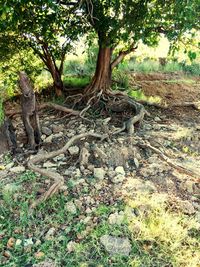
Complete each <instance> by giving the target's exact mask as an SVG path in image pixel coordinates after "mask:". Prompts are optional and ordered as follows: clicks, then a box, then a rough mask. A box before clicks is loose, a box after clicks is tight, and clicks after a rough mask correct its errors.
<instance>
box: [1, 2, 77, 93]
mask: <svg viewBox="0 0 200 267" xmlns="http://www.w3.org/2000/svg"><path fill="white" fill-rule="evenodd" d="M1 2H2V1H1ZM66 2H67V1H66ZM0 6H1V14H0V15H1V20H2V23H1V26H0V27H1V29H0V30H1V36H0V37H1V39H2V38H4V39H5V38H7V39H10V41H11V42H14V43H15V46H18V47H19V46H24V45H25V46H28V47H31V48H32V49H33V51H34V53H35V54H37V55H38V56H39V57H40V59H41V60H42V61H43V63H44V64H45V66H46V68H47V69H48V70H49V72H50V73H51V76H52V78H53V81H54V87H55V90H56V93H57V95H61V93H62V90H63V82H62V79H61V75H62V72H63V63H64V59H65V55H66V53H67V52H68V51H69V50H70V48H71V46H72V42H73V41H74V40H76V38H77V35H78V32H79V31H78V30H77V26H76V25H77V24H76V23H75V21H74V16H73V13H72V12H71V11H72V10H71V9H70V12H69V8H68V6H65V7H63V6H62V5H58V4H57V2H56V1H40V0H34V1H25V0H20V1H15V0H11V1H7V2H5V1H3V2H2V3H1V5H0ZM72 26H73V27H72ZM13 35H15V39H14V40H11V39H12V37H13ZM57 60H58V61H59V64H58V62H57Z"/></svg>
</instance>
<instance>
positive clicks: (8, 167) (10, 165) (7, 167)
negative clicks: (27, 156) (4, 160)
mask: <svg viewBox="0 0 200 267" xmlns="http://www.w3.org/2000/svg"><path fill="white" fill-rule="evenodd" d="M13 166H14V162H11V163H9V164H7V165H6V170H9V169H11V168H12V167H13Z"/></svg>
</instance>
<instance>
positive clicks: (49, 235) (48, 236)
mask: <svg viewBox="0 0 200 267" xmlns="http://www.w3.org/2000/svg"><path fill="white" fill-rule="evenodd" d="M55 231H56V229H55V228H54V227H52V228H50V229H49V231H48V232H47V233H46V235H45V239H46V240H50V239H52V237H53V235H54V234H55Z"/></svg>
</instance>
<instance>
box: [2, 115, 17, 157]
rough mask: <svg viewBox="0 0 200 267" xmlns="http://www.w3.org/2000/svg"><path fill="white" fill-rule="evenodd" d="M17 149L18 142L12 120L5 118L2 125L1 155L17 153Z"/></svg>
mask: <svg viewBox="0 0 200 267" xmlns="http://www.w3.org/2000/svg"><path fill="white" fill-rule="evenodd" d="M16 149H17V141H16V136H15V130H14V127H13V125H12V122H11V120H9V119H8V118H4V120H3V121H2V122H1V123H0V155H1V154H3V153H5V152H7V151H11V152H12V153H15V152H16Z"/></svg>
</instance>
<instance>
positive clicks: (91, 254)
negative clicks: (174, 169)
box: [0, 172, 200, 267]
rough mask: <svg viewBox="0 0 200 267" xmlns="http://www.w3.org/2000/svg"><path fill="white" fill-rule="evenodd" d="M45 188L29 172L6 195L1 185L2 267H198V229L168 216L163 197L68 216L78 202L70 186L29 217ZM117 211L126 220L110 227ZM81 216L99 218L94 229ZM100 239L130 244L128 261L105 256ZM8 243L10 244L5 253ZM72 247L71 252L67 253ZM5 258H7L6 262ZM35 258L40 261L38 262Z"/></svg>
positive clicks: (145, 197) (170, 213)
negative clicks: (39, 266) (44, 265)
mask: <svg viewBox="0 0 200 267" xmlns="http://www.w3.org/2000/svg"><path fill="white" fill-rule="evenodd" d="M43 182H44V181H43V178H42V179H41V178H38V176H36V174H34V173H33V172H24V173H23V174H21V175H19V176H18V177H14V179H13V180H9V185H7V189H6V184H5V183H4V181H3V180H2V181H0V204H1V205H0V237H1V242H0V251H1V254H0V266H5V267H11V266H16V267H21V266H31V265H33V264H35V263H39V262H42V261H44V260H45V259H48V260H49V259H50V260H52V261H53V262H54V263H55V265H56V266H58V267H61V266H67V267H80V266H82V267H107V266H113V267H121V266H122V267H128V266H130V267H166V266H172V267H176V266H177V267H193V266H198V263H199V260H200V245H199V244H200V242H199V241H200V232H199V224H198V223H197V222H196V221H195V219H194V218H191V217H187V216H185V215H182V214H180V213H177V212H176V213H175V212H173V211H171V210H170V209H169V207H168V202H167V198H166V196H165V195H161V194H154V195H152V196H148V195H141V194H140V195H138V196H136V197H135V198H134V199H130V200H128V201H127V202H126V204H125V203H124V202H123V201H121V200H120V201H119V202H117V203H115V205H108V204H103V203H100V204H99V205H98V207H97V208H96V210H95V211H94V212H93V213H90V214H86V212H85V211H84V209H79V208H78V207H77V211H76V212H75V213H71V212H70V211H69V209H68V208H67V207H68V204H69V202H71V201H73V202H74V203H75V200H76V199H77V196H76V197H75V196H74V190H73V188H74V185H73V184H71V187H70V184H68V187H69V190H68V194H67V195H65V194H63V193H60V194H57V195H55V196H54V197H52V198H51V199H49V200H48V201H45V202H44V203H42V204H41V205H39V206H38V207H37V209H36V210H34V211H33V212H30V210H29V206H30V202H31V201H33V200H34V199H35V198H36V197H38V195H37V192H38V189H40V188H41V187H42V186H43ZM88 186H89V185H88ZM5 189H6V190H5ZM85 194H86V193H85ZM89 194H90V191H89V192H88V190H87V194H86V195H89ZM102 197H103V196H102ZM116 204H117V205H116ZM116 211H117V212H120V211H124V220H123V221H122V222H121V224H117V223H115V224H110V223H109V220H108V219H109V216H110V214H112V213H115V212H116ZM83 215H84V218H85V217H91V218H95V217H97V218H98V223H97V224H96V225H93V223H92V219H91V220H90V222H89V223H85V222H84V221H83V220H82V219H80V216H83ZM49 233H52V234H49ZM84 233H85V234H84ZM48 234H49V236H48ZM102 235H111V236H113V237H124V238H128V239H129V241H130V243H131V252H130V255H129V256H122V255H116V254H113V255H111V254H109V253H108V252H107V251H106V250H105V248H104V246H103V245H102V244H101V242H100V238H101V237H102ZM80 236H83V237H82V238H79V237H80ZM10 238H14V243H13V246H12V247H10V248H9V247H8V241H9V239H10ZM17 240H18V243H19V244H18V245H16V241H17ZM19 241H20V242H19ZM71 241H72V242H74V248H73V249H72V250H71V251H69V244H70V243H69V242H71ZM5 252H9V254H10V256H9V257H4V254H5ZM38 252H41V253H42V257H41V258H37V257H36V255H37V253H38Z"/></svg>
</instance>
